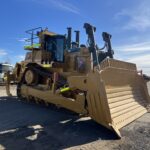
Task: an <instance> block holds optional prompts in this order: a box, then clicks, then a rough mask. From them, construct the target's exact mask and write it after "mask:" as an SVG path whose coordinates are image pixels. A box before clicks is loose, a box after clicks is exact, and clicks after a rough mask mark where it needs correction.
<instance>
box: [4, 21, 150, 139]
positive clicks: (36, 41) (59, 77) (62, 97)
mask: <svg viewBox="0 0 150 150" xmlns="http://www.w3.org/2000/svg"><path fill="white" fill-rule="evenodd" d="M67 29H68V33H67V34H65V35H60V34H56V33H53V32H50V31H48V29H47V28H46V29H44V30H43V29H42V28H36V29H32V30H28V31H27V33H28V34H30V36H31V38H30V39H28V40H27V41H28V42H29V45H27V46H25V47H24V49H25V50H28V52H27V53H26V57H25V60H24V61H22V62H20V63H17V64H16V67H15V69H14V72H13V74H11V75H10V74H9V72H8V73H7V86H6V89H7V94H8V95H10V94H11V93H10V91H9V88H10V87H9V84H10V81H11V80H15V81H16V82H17V96H18V97H19V98H20V99H21V98H25V99H27V100H33V99H34V100H35V101H36V102H40V101H44V102H45V104H48V103H51V104H55V105H56V106H59V107H64V108H66V109H69V110H71V111H74V112H76V113H78V114H82V115H86V116H89V117H91V118H92V119H93V120H94V121H96V122H97V123H99V124H101V125H103V126H105V127H106V128H108V129H110V130H113V131H114V132H115V133H116V134H117V135H118V136H119V137H121V134H120V131H119V129H120V128H122V127H124V126H125V125H127V124H129V123H130V122H132V121H134V120H135V119H137V118H139V117H140V116H142V115H143V114H145V113H146V112H147V111H148V110H147V107H148V105H149V103H150V96H149V94H148V89H147V85H146V83H147V81H149V80H150V79H149V78H146V79H147V80H145V78H144V76H143V75H142V74H140V73H139V72H138V71H137V67H136V65H135V64H133V63H129V62H124V61H120V60H116V59H114V58H113V55H114V51H113V50H112V46H111V37H112V36H111V35H110V34H109V33H107V32H103V33H102V37H103V40H104V47H103V48H99V47H98V46H97V44H96V42H95V37H94V33H95V32H96V27H94V26H92V25H91V24H89V23H85V24H84V29H85V31H86V34H87V37H88V38H87V39H88V40H87V44H86V45H84V44H81V45H80V31H75V34H76V38H75V39H76V40H75V42H72V28H70V27H69V28H67Z"/></svg>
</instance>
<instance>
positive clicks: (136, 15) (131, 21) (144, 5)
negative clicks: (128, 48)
mask: <svg viewBox="0 0 150 150" xmlns="http://www.w3.org/2000/svg"><path fill="white" fill-rule="evenodd" d="M149 6H150V1H149V0H142V1H140V3H137V4H135V6H134V7H133V8H130V9H123V10H122V11H121V12H119V13H117V14H116V15H115V18H118V19H119V18H122V17H127V18H126V19H127V23H125V24H124V25H123V29H129V30H130V29H135V30H138V31H146V30H147V29H149V28H150V19H149V18H150V9H149Z"/></svg>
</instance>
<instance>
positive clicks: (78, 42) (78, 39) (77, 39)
mask: <svg viewBox="0 0 150 150" xmlns="http://www.w3.org/2000/svg"><path fill="white" fill-rule="evenodd" d="M74 32H75V33H76V43H77V46H78V47H79V45H80V31H74Z"/></svg>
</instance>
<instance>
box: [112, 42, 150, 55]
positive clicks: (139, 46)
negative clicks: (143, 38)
mask: <svg viewBox="0 0 150 150" xmlns="http://www.w3.org/2000/svg"><path fill="white" fill-rule="evenodd" d="M115 49H116V50H120V51H124V52H134V53H141V52H149V53H150V42H142V43H135V44H128V45H123V46H118V47H115Z"/></svg>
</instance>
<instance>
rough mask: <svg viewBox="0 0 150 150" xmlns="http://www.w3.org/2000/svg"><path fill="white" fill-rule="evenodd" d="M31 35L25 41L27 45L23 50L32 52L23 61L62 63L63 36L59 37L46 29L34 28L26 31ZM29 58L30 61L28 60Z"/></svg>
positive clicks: (64, 39) (64, 38)
mask: <svg viewBox="0 0 150 150" xmlns="http://www.w3.org/2000/svg"><path fill="white" fill-rule="evenodd" d="M26 33H28V34H30V35H31V38H30V39H27V40H26V41H27V42H28V43H29V45H26V46H25V47H24V48H25V49H26V50H30V51H32V52H28V53H27V55H26V59H25V61H28V62H37V63H41V64H42V63H46V64H47V63H51V62H52V61H53V62H60V63H63V62H64V50H65V46H66V44H65V41H66V37H65V35H59V34H56V33H53V32H50V31H48V29H47V28H46V29H45V30H43V29H42V28H35V29H31V30H28V31H26ZM29 58H30V59H29Z"/></svg>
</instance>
